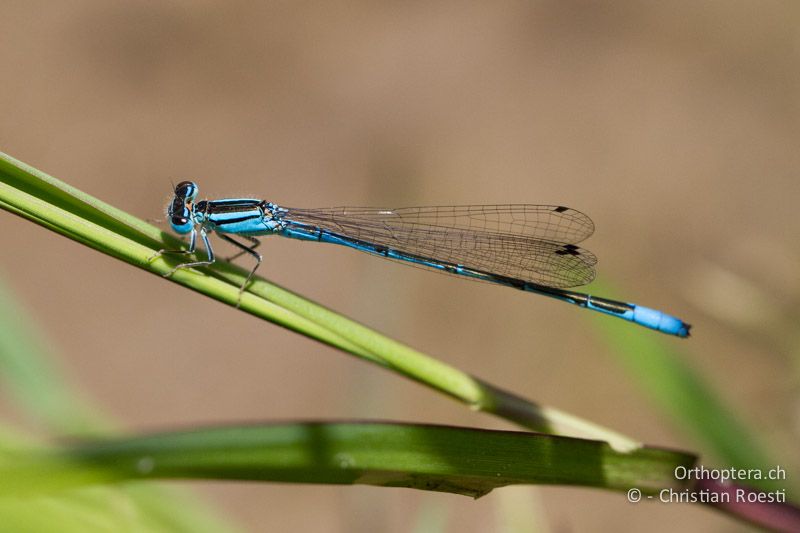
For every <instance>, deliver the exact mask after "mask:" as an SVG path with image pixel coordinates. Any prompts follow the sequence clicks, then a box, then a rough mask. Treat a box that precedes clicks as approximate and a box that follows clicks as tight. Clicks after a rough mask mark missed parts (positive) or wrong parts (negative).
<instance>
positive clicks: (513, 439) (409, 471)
mask: <svg viewBox="0 0 800 533" xmlns="http://www.w3.org/2000/svg"><path fill="white" fill-rule="evenodd" d="M694 462H695V457H694V456H692V455H689V454H686V453H682V452H677V451H670V450H665V449H659V448H649V447H646V448H641V449H639V450H636V451H635V452H632V453H619V452H616V451H614V450H613V449H612V448H611V447H610V446H609V445H608V444H607V443H605V442H600V441H591V440H584V439H575V438H569V437H555V436H552V435H542V434H534V433H522V432H511V431H489V430H480V429H469V428H457V427H447V426H432V425H414V424H389V423H369V422H367V423H346V422H345V423H289V424H269V425H261V426H244V427H221V428H209V429H195V430H190V431H182V432H172V433H161V434H155V435H150V436H142V437H133V438H122V439H114V440H98V441H90V442H86V443H83V444H77V445H74V446H70V447H66V448H63V449H62V450H54V451H41V452H38V453H37V452H31V451H20V452H14V451H11V450H5V451H4V452H3V453H2V455H1V456H0V477H2V479H3V480H4V483H3V484H2V485H0V495H4V496H8V495H9V494H13V495H16V496H19V495H23V494H24V495H35V494H41V493H43V492H48V491H52V490H57V489H64V488H69V487H80V486H85V485H89V484H93V483H104V482H108V481H122V480H131V479H134V480H135V479H226V480H258V481H276V482H294V483H323V484H363V485H376V486H383V487H409V488H415V489H420V490H432V491H440V492H451V493H456V494H463V495H467V496H472V497H479V496H482V495H484V494H486V493H487V492H489V491H491V490H492V489H494V488H497V487H503V486H506V485H515V484H546V485H576V486H584V487H601V488H606V489H611V490H617V491H624V490H628V489H630V488H631V487H637V488H639V489H641V490H642V491H643V492H644V493H645V494H650V493H655V492H658V491H659V490H660V489H662V488H668V487H669V488H676V489H677V488H682V487H683V486H684V485H683V482H681V481H677V480H676V479H675V476H674V474H673V472H674V470H675V468H676V467H679V466H683V467H686V468H691V467H692V465H693V464H694Z"/></svg>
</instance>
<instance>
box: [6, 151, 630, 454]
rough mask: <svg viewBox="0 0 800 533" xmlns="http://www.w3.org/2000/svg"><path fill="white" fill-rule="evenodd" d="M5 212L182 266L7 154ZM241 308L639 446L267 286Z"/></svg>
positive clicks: (236, 280)
mask: <svg viewBox="0 0 800 533" xmlns="http://www.w3.org/2000/svg"><path fill="white" fill-rule="evenodd" d="M0 208H4V209H6V210H8V211H11V212H13V213H16V214H18V215H20V216H22V217H25V218H27V219H29V220H32V221H34V222H36V223H37V224H40V225H42V226H45V227H47V228H49V229H52V230H53V231H56V232H58V233H60V234H62V235H65V236H67V237H69V238H72V239H74V240H76V241H78V242H81V243H83V244H86V245H87V246H90V247H92V248H95V249H97V250H100V251H102V252H104V253H107V254H109V255H111V256H113V257H117V258H119V259H121V260H123V261H126V262H128V263H130V264H132V265H135V266H137V267H139V268H142V269H145V270H147V271H149V272H152V273H154V274H161V275H163V274H165V273H167V272H169V271H170V270H171V269H172V267H173V266H174V265H175V264H176V261H179V259H176V258H174V257H159V258H157V259H155V260H153V261H148V259H149V258H150V257H152V256H153V255H154V253H155V252H156V251H158V250H159V249H162V248H170V249H174V248H178V247H179V245H180V241H178V240H177V239H175V238H174V237H172V236H170V235H168V234H166V233H164V232H162V231H160V230H158V229H157V228H155V227H153V226H152V225H150V224H147V223H145V222H143V221H141V220H139V219H137V218H136V217H133V216H132V215H129V214H127V213H125V212H123V211H121V210H119V209H116V208H114V207H112V206H109V205H108V204H105V203H103V202H101V201H99V200H97V199H95V198H92V197H91V196H89V195H87V194H85V193H82V192H80V191H77V190H76V189H74V188H72V187H70V186H68V185H66V184H64V183H62V182H60V181H58V180H56V179H55V178H52V177H50V176H47V175H46V174H44V173H43V172H41V171H38V170H36V169H34V168H32V167H30V166H28V165H26V164H24V163H21V162H19V161H16V160H15V159H13V158H11V157H9V156H7V155H5V154H1V153H0ZM246 275H247V271H245V270H243V269H241V268H239V267H236V266H234V265H230V264H227V263H224V262H218V263H216V264H215V265H213V267H212V268H204V269H182V270H179V271H177V272H175V274H173V275H172V276H171V277H170V280H171V281H174V282H176V283H179V284H182V285H184V286H186V287H189V288H191V289H193V290H195V291H198V292H201V293H203V294H205V295H207V296H210V297H212V298H215V299H217V300H219V301H221V302H224V303H227V304H229V305H233V306H235V305H236V304H237V302H238V301H239V287H240V286H241V284H242V282H243V281H244V279H245V276H246ZM240 309H241V310H243V311H246V312H248V313H250V314H253V315H255V316H258V317H260V318H263V319H265V320H268V321H270V322H273V323H276V324H279V325H281V326H283V327H286V328H289V329H291V330H294V331H297V332H299V333H302V334H303V335H306V336H308V337H311V338H313V339H316V340H318V341H320V342H323V343H326V344H328V345H330V346H333V347H335V348H338V349H340V350H343V351H345V352H348V353H350V354H353V355H355V356H357V357H360V358H363V359H366V360H368V361H371V362H373V363H376V364H379V365H381V366H383V367H385V368H388V369H391V370H392V371H394V372H396V373H399V374H402V375H404V376H406V377H409V378H411V379H414V380H416V381H418V382H420V383H423V384H425V385H427V386H429V387H431V388H434V389H436V390H438V391H440V392H442V393H444V394H447V395H448V396H451V397H453V398H455V399H458V400H460V401H462V402H464V403H466V404H467V405H469V406H470V407H471V408H472V409H475V410H480V411H484V412H488V413H492V414H495V415H497V416H500V417H502V418H505V419H507V420H510V421H512V422H515V423H517V424H520V425H521V426H523V427H526V428H530V429H534V430H536V431H541V432H546V433H556V434H573V435H579V436H588V437H591V438H596V439H601V440H606V441H608V442H609V443H610V444H611V445H612V446H614V447H615V448H617V449H620V450H630V449H634V448H636V447H637V446H639V443H638V442H637V441H635V440H633V439H630V438H628V437H626V436H624V435H620V434H619V433H617V432H614V431H612V430H610V429H607V428H603V427H601V426H599V425H596V424H593V423H592V422H589V421H586V420H581V419H579V418H577V417H574V416H571V415H568V414H567V413H562V412H560V411H559V410H557V409H553V408H547V407H542V406H539V405H537V404H535V403H533V402H531V401H529V400H526V399H524V398H522V397H519V396H516V395H514V394H511V393H508V392H506V391H503V390H501V389H499V388H497V387H495V386H492V385H490V384H488V383H486V382H483V381H481V380H479V379H476V378H474V377H472V376H470V375H469V374H466V373H464V372H461V371H460V370H458V369H456V368H453V367H451V366H449V365H446V364H444V363H442V362H441V361H438V360H436V359H434V358H432V357H430V356H427V355H425V354H423V353H421V352H419V351H417V350H414V349H413V348H411V347H409V346H406V345H404V344H402V343H399V342H397V341H395V340H392V339H390V338H388V337H385V336H384V335H381V334H380V333H378V332H376V331H373V330H371V329H369V328H367V327H365V326H363V325H361V324H359V323H357V322H355V321H353V320H350V319H348V318H346V317H344V316H342V315H339V314H337V313H335V312H333V311H331V310H330V309H327V308H325V307H323V306H321V305H319V304H317V303H314V302H312V301H310V300H307V299H305V298H302V297H301V296H298V295H297V294H294V293H292V292H291V291H288V290H286V289H283V288H282V287H279V286H277V285H274V284H272V283H269V282H267V281H265V280H263V279H256V280H255V281H254V282H253V283H252V284H251V286H250V287H249V292H246V293H245V294H244V295H242V298H241V305H240Z"/></svg>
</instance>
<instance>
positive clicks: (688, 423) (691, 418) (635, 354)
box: [596, 286, 796, 490]
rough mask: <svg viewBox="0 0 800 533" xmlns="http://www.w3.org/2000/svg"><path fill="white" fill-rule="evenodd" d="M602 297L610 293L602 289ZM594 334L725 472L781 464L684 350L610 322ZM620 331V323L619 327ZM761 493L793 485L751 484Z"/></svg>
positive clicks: (759, 482) (787, 481)
mask: <svg viewBox="0 0 800 533" xmlns="http://www.w3.org/2000/svg"><path fill="white" fill-rule="evenodd" d="M603 291H604V292H606V293H613V291H612V290H611V289H609V288H608V287H607V286H606V287H604V289H603ZM596 323H597V324H598V326H599V327H598V329H600V331H601V332H602V333H603V335H604V336H605V338H606V340H607V341H608V343H609V344H611V345H612V346H613V347H614V349H613V350H612V353H613V354H614V356H615V357H617V358H618V360H619V361H620V363H622V364H623V366H624V367H625V368H626V369H627V371H628V373H629V374H630V375H631V376H633V380H632V381H633V382H635V383H637V384H638V386H639V387H641V389H642V392H643V393H644V394H645V395H646V396H648V397H650V399H651V400H652V401H653V402H654V403H655V404H656V405H657V406H658V407H659V409H661V411H662V412H664V413H666V414H667V415H668V416H669V417H670V418H671V419H672V420H674V421H675V422H676V423H677V424H678V425H679V426H680V427H681V428H682V429H683V430H684V431H686V432H687V433H689V434H690V435H692V436H694V438H696V439H697V440H698V441H699V442H701V443H702V449H704V450H708V451H709V453H711V454H713V456H715V458H716V459H717V460H718V461H720V463H721V464H723V465H725V466H726V467H731V466H732V467H736V468H744V469H749V468H753V469H760V470H762V471H767V470H769V469H770V468H774V467H775V466H776V465H781V464H785V463H783V462H781V461H776V460H774V459H773V458H770V456H769V453H768V452H767V451H766V446H765V445H764V444H763V443H762V442H761V441H760V439H759V438H758V434H759V433H758V431H755V430H753V429H752V428H749V427H747V425H746V424H745V423H743V422H742V421H741V420H740V419H739V418H738V417H737V416H736V414H735V412H734V411H733V410H732V409H730V408H729V407H727V406H726V405H725V404H724V402H723V401H722V399H721V398H720V397H719V395H718V394H717V393H716V392H715V391H714V390H713V388H712V387H711V384H710V383H707V382H706V381H705V380H704V379H703V378H702V376H701V375H700V374H699V373H698V372H696V371H695V370H694V369H692V367H691V366H689V365H688V364H687V363H686V361H687V360H688V359H689V354H688V353H687V351H686V349H685V348H684V346H683V345H680V346H679V345H678V344H677V343H670V344H669V345H667V343H665V342H663V341H662V339H660V338H658V337H657V336H655V335H647V334H639V332H638V331H632V330H631V328H624V327H618V324H615V323H612V321H610V320H607V321H603V322H602V325H601V323H600V322H599V321H598V322H596ZM623 326H624V324H623ZM749 482H750V483H751V484H752V485H755V486H757V487H759V488H762V489H764V490H777V489H785V488H787V484H789V485H796V482H793V481H791V480H780V481H770V480H766V479H762V480H756V479H754V480H750V481H749Z"/></svg>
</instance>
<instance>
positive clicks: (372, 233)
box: [282, 204, 597, 288]
mask: <svg viewBox="0 0 800 533" xmlns="http://www.w3.org/2000/svg"><path fill="white" fill-rule="evenodd" d="M282 217H283V218H284V219H286V220H288V221H293V222H300V223H302V224H307V225H309V226H313V227H318V228H320V229H322V230H324V231H328V232H331V233H336V234H339V235H344V236H346V237H350V238H353V239H358V240H360V241H365V242H368V243H373V244H377V245H380V246H387V247H389V248H392V249H394V250H396V251H398V252H401V253H407V254H412V255H417V256H422V257H426V258H429V259H433V260H436V261H439V262H443V263H448V264H453V265H463V266H465V267H467V268H471V269H475V270H480V271H483V272H489V273H492V274H499V275H503V276H509V277H513V278H516V279H522V280H525V281H530V282H534V283H539V284H541V285H546V286H548V287H559V288H564V287H574V286H576V285H584V284H586V283H589V282H590V281H592V279H594V265H595V264H596V263H597V258H596V257H595V256H594V254H592V253H591V252H589V251H588V250H585V249H583V248H579V247H578V246H575V244H576V243H579V242H581V241H583V240H584V239H586V238H587V237H589V236H590V235H591V234H592V233H593V232H594V224H593V223H592V221H591V219H590V218H589V217H587V216H586V215H584V214H583V213H581V212H580V211H576V210H574V209H570V208H567V207H561V206H550V205H525V204H518V205H514V204H512V205H467V206H437V207H403V208H398V209H380V208H364V207H332V208H321V209H296V208H288V209H286V211H285V213H283V215H282Z"/></svg>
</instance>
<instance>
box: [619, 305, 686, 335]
mask: <svg viewBox="0 0 800 533" xmlns="http://www.w3.org/2000/svg"><path fill="white" fill-rule="evenodd" d="M633 322H636V323H637V324H640V325H642V326H644V327H646V328H650V329H655V330H657V331H660V332H662V333H667V334H669V335H676V336H678V337H688V336H689V330H690V329H691V327H692V326H691V325H689V324H687V323H686V322H684V321H683V320H681V319H679V318H675V317H674V316H671V315H668V314H666V313H662V312H661V311H657V310H655V309H650V308H649V307H644V306H641V305H637V306H635V308H634V310H633Z"/></svg>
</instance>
